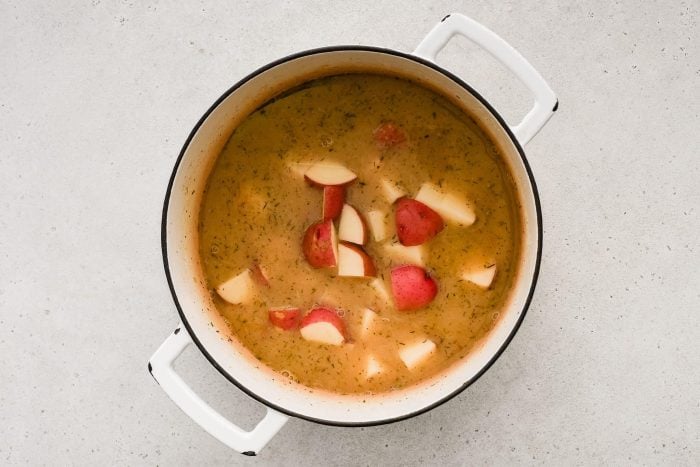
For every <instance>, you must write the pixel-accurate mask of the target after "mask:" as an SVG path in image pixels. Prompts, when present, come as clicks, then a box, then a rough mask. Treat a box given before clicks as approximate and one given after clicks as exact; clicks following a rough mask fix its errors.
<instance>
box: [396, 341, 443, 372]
mask: <svg viewBox="0 0 700 467" xmlns="http://www.w3.org/2000/svg"><path fill="white" fill-rule="evenodd" d="M435 348H436V347H435V342H433V341H431V340H430V339H424V340H421V341H417V342H414V343H412V344H409V345H406V346H404V347H402V348H401V349H399V357H400V358H401V361H402V362H403V363H404V365H406V368H408V369H409V370H413V369H414V368H416V367H417V366H419V365H421V364H422V363H424V362H425V361H426V360H428V358H429V357H430V356H431V355H432V354H433V353H434V352H435Z"/></svg>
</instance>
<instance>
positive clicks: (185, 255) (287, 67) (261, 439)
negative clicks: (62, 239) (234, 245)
mask: <svg viewBox="0 0 700 467" xmlns="http://www.w3.org/2000/svg"><path fill="white" fill-rule="evenodd" d="M457 34H458V35H461V36H464V37H466V38H468V39H470V40H471V41H473V42H474V43H476V44H478V45H479V46H481V47H483V48H484V49H485V50H486V51H488V52H489V53H490V54H492V55H493V56H494V57H495V58H496V59H498V60H499V61H501V62H502V63H503V64H504V65H505V66H507V67H508V68H509V69H510V70H511V71H512V72H513V73H514V74H515V75H516V76H517V77H518V78H519V79H520V80H522V82H523V83H524V84H525V85H526V86H527V88H528V89H529V90H530V91H531V92H532V94H533V96H534V105H533V107H532V109H531V110H530V111H529V112H528V113H527V115H526V116H525V117H524V118H523V120H522V121H521V122H520V124H518V125H516V126H514V127H510V126H508V124H507V123H506V122H505V121H504V119H503V118H502V117H501V116H500V115H499V114H498V112H496V110H495V109H494V108H493V107H492V106H491V105H490V104H489V103H488V102H487V101H486V100H485V99H484V98H483V97H481V96H480V95H479V94H478V93H477V92H476V91H475V90H474V89H472V88H471V87H470V86H469V85H468V84H467V83H465V82H464V81H462V80H461V79H460V78H458V77H457V76H455V75H453V74H452V73H450V72H448V71H446V70H444V69H443V68H441V67H439V66H438V65H436V64H435V63H434V60H435V57H436V55H437V54H438V52H439V51H440V50H441V49H442V48H443V47H444V46H445V45H446V44H447V42H448V41H449V40H450V39H451V38H452V37H453V36H455V35H457ZM352 72H375V73H381V74H386V75H392V76H398V77H403V78H407V79H410V80H411V81H414V82H416V83H419V84H422V85H424V86H426V87H428V88H431V89H433V90H437V91H438V92H440V93H441V94H443V95H444V96H446V97H448V98H449V99H450V100H451V101H453V102H454V103H456V104H457V105H459V106H461V107H462V108H463V109H464V110H465V111H466V112H467V113H468V114H470V115H471V116H472V117H473V118H474V119H475V120H477V121H478V122H479V123H480V125H481V127H482V128H483V129H484V130H485V131H486V132H487V134H488V135H489V136H490V137H491V138H492V139H493V140H494V141H495V142H496V144H497V145H498V147H499V148H500V150H501V153H502V154H503V156H504V158H505V161H506V163H507V165H508V167H509V169H510V171H511V173H512V175H513V178H514V180H515V184H516V187H517V193H518V198H519V202H520V205H521V215H522V218H523V226H524V232H523V236H522V246H521V247H522V252H523V253H522V259H521V262H520V264H519V272H518V274H517V278H516V280H515V283H514V288H513V291H512V293H511V296H510V299H509V300H508V303H507V305H506V307H505V309H504V310H503V311H502V312H501V317H500V319H499V321H498V322H497V324H496V325H495V327H494V329H493V330H492V331H491V332H490V333H489V335H488V336H487V337H486V338H485V339H484V340H483V342H482V343H481V344H480V345H478V346H477V348H476V349H475V350H474V351H473V352H472V353H471V354H469V355H468V356H467V357H465V358H464V359H463V360H461V361H460V362H458V363H457V364H455V365H453V366H452V367H451V368H450V369H448V370H447V371H445V372H443V373H442V374H440V375H438V376H436V377H434V378H432V379H430V380H429V381H427V382H425V383H422V384H418V385H415V386H412V387H409V388H407V389H404V390H399V391H394V392H390V393H385V394H375V395H371V396H367V395H363V396H341V395H334V394H329V393H327V392H324V391H319V390H313V389H310V388H307V387H304V386H301V385H297V384H294V383H291V382H290V381H289V380H288V379H287V378H284V377H282V376H280V375H279V374H277V373H275V372H273V371H272V370H269V369H266V368H264V366H263V365H260V364H259V363H257V362H256V361H255V359H254V358H252V357H251V355H250V354H249V352H248V351H247V350H246V349H245V348H243V347H242V346H241V345H240V344H238V343H237V342H236V341H235V340H233V339H231V338H230V337H229V331H228V329H227V327H226V325H225V324H224V322H223V321H222V320H221V318H220V317H219V314H218V313H217V312H216V309H215V308H214V304H213V302H212V298H211V294H210V291H209V290H208V289H207V285H206V283H205V280H204V276H203V272H202V267H201V265H200V261H199V254H198V248H197V235H198V234H197V223H198V217H199V207H200V202H201V200H202V194H203V191H204V188H205V185H206V181H207V178H208V176H209V173H210V171H211V169H212V167H213V165H214V162H215V160H216V158H217V156H218V155H219V153H220V151H221V149H222V148H223V146H224V144H225V143H226V141H227V140H228V139H229V137H230V136H231V133H232V132H233V130H234V129H235V128H236V126H237V125H238V124H239V123H240V122H241V121H242V120H243V119H244V118H245V117H246V116H247V115H248V114H250V112H252V111H253V110H254V109H256V108H257V107H259V106H260V105H261V104H263V103H264V102H266V101H267V100H269V99H270V98H271V97H273V96H275V95H277V94H279V93H280V92H283V91H285V90H288V89H290V88H293V87H294V86H297V85H299V84H301V83H303V82H305V81H308V80H310V79H314V78H319V77H322V76H329V75H335V74H343V73H352ZM556 108H557V99H556V97H555V95H554V93H553V92H552V90H551V89H550V88H549V86H548V85H547V83H546V82H545V81H544V79H543V78H542V77H541V76H540V74H539V73H538V72H537V71H536V70H535V69H534V68H533V67H532V66H531V65H530V64H529V63H528V62H527V61H526V60H525V59H524V58H523V57H522V56H521V55H520V54H519V53H518V52H517V51H516V50H515V49H513V48H512V47H511V46H510V45H508V44H507V43H506V42H505V41H504V40H503V39H501V38H500V37H498V36H497V35H496V34H494V33H493V32H492V31H490V30H488V29H487V28H485V27H484V26H482V25H480V24H479V23H477V22H475V21H473V20H471V19H469V18H467V17H465V16H462V15H458V14H453V15H448V16H446V17H445V18H443V20H442V21H441V22H440V23H438V24H437V26H435V28H433V30H432V31H430V33H429V34H428V36H427V37H426V38H425V39H424V40H423V41H422V42H421V43H420V45H419V46H418V48H416V50H415V51H414V52H413V53H412V54H406V53H403V52H398V51H395V50H390V49H384V48H376V47H363V46H340V47H327V48H321V49H314V50H309V51H306V52H300V53H298V54H294V55H290V56H288V57H285V58H283V59H280V60H278V61H276V62H274V63H271V64H269V65H267V66H264V67H263V68H260V69H259V70H257V71H255V72H253V73H252V74H250V75H249V76H247V77H246V78H244V79H243V80H241V81H240V82H238V83H237V84H235V85H234V86H233V87H232V88H231V89H229V90H228V91H226V93H224V95H223V96H221V98H219V100H218V101H216V102H215V103H214V105H212V106H211V108H210V109H209V110H208V111H207V112H206V113H205V114H204V116H203V117H202V118H201V119H200V120H199V122H198V123H197V125H196V126H195V127H194V129H193V130H192V132H191V134H190V136H189V138H187V141H186V142H185V144H184V146H183V148H182V151H181V152H180V155H179V157H178V159H177V162H176V163H175V168H174V169H173V173H172V177H171V178H170V183H169V185H168V189H167V194H166V197H165V204H164V207H163V225H162V247H163V261H164V263H165V272H166V276H167V279H168V283H169V285H170V290H171V292H172V296H173V299H174V301H175V306H176V307H177V311H178V313H179V316H180V320H181V322H182V323H181V324H180V325H179V326H178V327H177V329H176V330H175V332H173V334H172V335H170V337H168V338H167V339H166V341H165V342H164V343H163V344H162V345H161V347H160V348H159V349H158V350H157V351H156V353H155V354H154V355H153V357H152V358H151V360H150V362H149V364H148V368H149V370H150V371H151V374H152V375H153V377H154V378H155V380H156V381H157V382H158V383H159V384H160V385H161V387H162V388H163V390H164V391H165V392H166V393H167V394H168V395H169V396H170V398H171V399H172V400H173V401H174V402H175V403H176V404H177V405H178V406H179V407H180V408H181V409H182V410H183V411H184V412H185V413H187V415H189V416H190V417H192V419H194V420H195V421H196V422H197V423H199V424H200V425H201V426H202V427H203V428H204V429H205V430H206V431H208V432H209V433H211V434H212V435H213V436H215V437H216V438H217V439H219V440H220V441H222V442H223V443H225V444H226V445H228V446H230V447H231V448H233V449H235V450H236V451H239V452H242V453H244V454H247V455H255V454H256V453H257V452H259V451H260V449H262V448H263V447H264V446H265V444H267V442H268V441H269V440H270V439H271V438H272V437H273V436H274V435H275V434H276V433H277V431H279V429H280V428H281V427H282V426H283V425H284V424H285V422H286V421H287V420H288V418H289V417H290V416H292V417H299V418H303V419H306V420H310V421H313V422H317V423H323V424H329V425H338V426H367V425H379V424H383V423H390V422H395V421H398V420H403V419H406V418H409V417H412V416H415V415H418V414H420V413H423V412H425V411H427V410H430V409H432V408H433V407H436V406H437V405H439V404H442V403H443V402H445V401H447V400H448V399H450V398H452V397H454V396H455V395H457V394H458V393H459V392H461V391H462V390H464V389H465V388H466V387H467V386H469V385H470V384H471V383H473V382H474V381H475V380H476V379H477V378H479V376H481V375H482V374H483V373H484V372H485V371H486V370H487V369H488V368H489V367H490V366H491V364H493V362H494V361H495V360H496V359H497V358H498V357H499V355H500V354H501V353H502V352H503V350H504V349H505V347H506V346H507V345H508V343H509V342H510V340H511V339H512V338H513V335H514V334H515V332H516V331H517V330H518V327H519V326H520V323H521V322H522V320H523V317H524V315H525V312H526V310H527V307H528V305H529V303H530V299H531V298H532V294H533V292H534V288H535V282H536V280H537V274H538V270H539V263H540V252H541V245H542V226H541V213H540V203H539V199H538V195H537V190H536V187H535V181H534V179H533V177H532V173H531V171H530V168H529V166H528V163H527V160H526V158H525V154H524V152H523V149H522V146H523V145H524V144H526V143H527V142H528V141H529V140H530V139H531V138H532V137H533V136H534V135H535V134H536V133H537V132H538V131H539V130H540V128H542V126H543V125H544V124H545V123H546V122H547V120H548V119H549V118H550V117H551V116H552V114H553V113H554V111H555V110H556ZM192 342H194V344H195V345H196V346H197V347H198V348H199V350H201V351H202V353H203V354H204V356H205V357H206V358H207V359H208V360H209V362H210V363H211V364H212V365H213V366H214V367H216V369H217V370H219V371H220V372H221V374H223V375H224V376H225V377H226V378H227V379H228V380H229V381H231V383H233V384H235V385H236V386H237V387H238V388H240V389H241V390H242V391H244V392H245V393H246V394H248V395H249V396H251V397H253V398H254V399H256V400H257V401H259V402H260V403H262V404H264V405H265V406H266V407H267V413H266V415H265V417H264V418H263V419H262V420H261V421H260V422H259V423H258V425H257V426H256V427H255V428H254V429H253V430H252V431H245V430H243V429H241V428H239V427H237V426H236V425H235V424H234V423H232V422H231V421H229V420H227V419H226V418H224V417H223V416H221V415H220V414H219V413H218V412H216V411H215V410H214V409H212V408H211V407H210V406H209V405H208V404H207V403H206V402H204V401H203V400H202V399H201V398H200V397H199V396H197V394H195V393H194V392H193V391H192V390H191V389H190V387H189V386H188V385H187V384H186V383H185V382H184V381H183V380H182V379H181V378H180V377H179V376H178V374H177V373H176V372H175V370H174V369H173V363H174V361H175V360H176V359H177V357H178V356H179V355H180V353H181V352H182V351H183V350H184V349H185V348H186V347H187V346H188V345H189V344H191V343H192Z"/></svg>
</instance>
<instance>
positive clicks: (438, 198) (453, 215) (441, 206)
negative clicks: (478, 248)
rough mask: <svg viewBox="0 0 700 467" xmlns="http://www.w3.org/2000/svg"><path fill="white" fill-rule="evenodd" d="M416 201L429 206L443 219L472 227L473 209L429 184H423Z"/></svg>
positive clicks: (474, 215)
mask: <svg viewBox="0 0 700 467" xmlns="http://www.w3.org/2000/svg"><path fill="white" fill-rule="evenodd" d="M416 200H418V201H420V202H421V203H423V204H425V205H427V206H429V207H430V208H432V209H433V210H435V211H436V212H437V213H438V214H440V215H441V216H442V217H443V219H446V220H447V221H450V222H454V223H455V224H459V225H464V226H468V225H472V224H473V223H474V221H475V220H476V214H474V209H473V208H472V207H471V206H470V205H469V203H467V201H466V200H464V199H462V198H460V197H459V196H457V195H455V194H452V193H443V192H442V191H441V190H440V189H439V188H437V187H436V186H435V185H433V184H431V183H424V184H423V185H421V187H420V190H418V193H417V194H416Z"/></svg>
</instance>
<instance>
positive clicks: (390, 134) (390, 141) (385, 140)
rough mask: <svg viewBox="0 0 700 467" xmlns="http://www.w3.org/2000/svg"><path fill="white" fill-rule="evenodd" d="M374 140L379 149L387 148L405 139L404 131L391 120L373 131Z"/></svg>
mask: <svg viewBox="0 0 700 467" xmlns="http://www.w3.org/2000/svg"><path fill="white" fill-rule="evenodd" d="M373 136H374V142H375V143H376V144H377V146H378V147H380V148H381V149H389V148H392V147H394V146H396V145H397V144H401V143H403V142H404V141H406V133H405V132H404V131H403V130H402V129H401V128H399V127H398V126H397V125H396V124H395V123H393V122H385V123H382V124H381V125H379V126H378V127H377V128H376V129H375V130H374V132H373Z"/></svg>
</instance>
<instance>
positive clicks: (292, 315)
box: [267, 307, 301, 331]
mask: <svg viewBox="0 0 700 467" xmlns="http://www.w3.org/2000/svg"><path fill="white" fill-rule="evenodd" d="M267 316H268V319H269V320H270V323H272V324H273V325H274V326H276V327H278V328H280V329H284V330H285V331H289V330H290V329H295V328H296V327H297V326H298V325H299V317H300V316H301V311H300V310H299V308H294V307H281V308H271V309H270V311H269V312H268V314H267Z"/></svg>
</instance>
